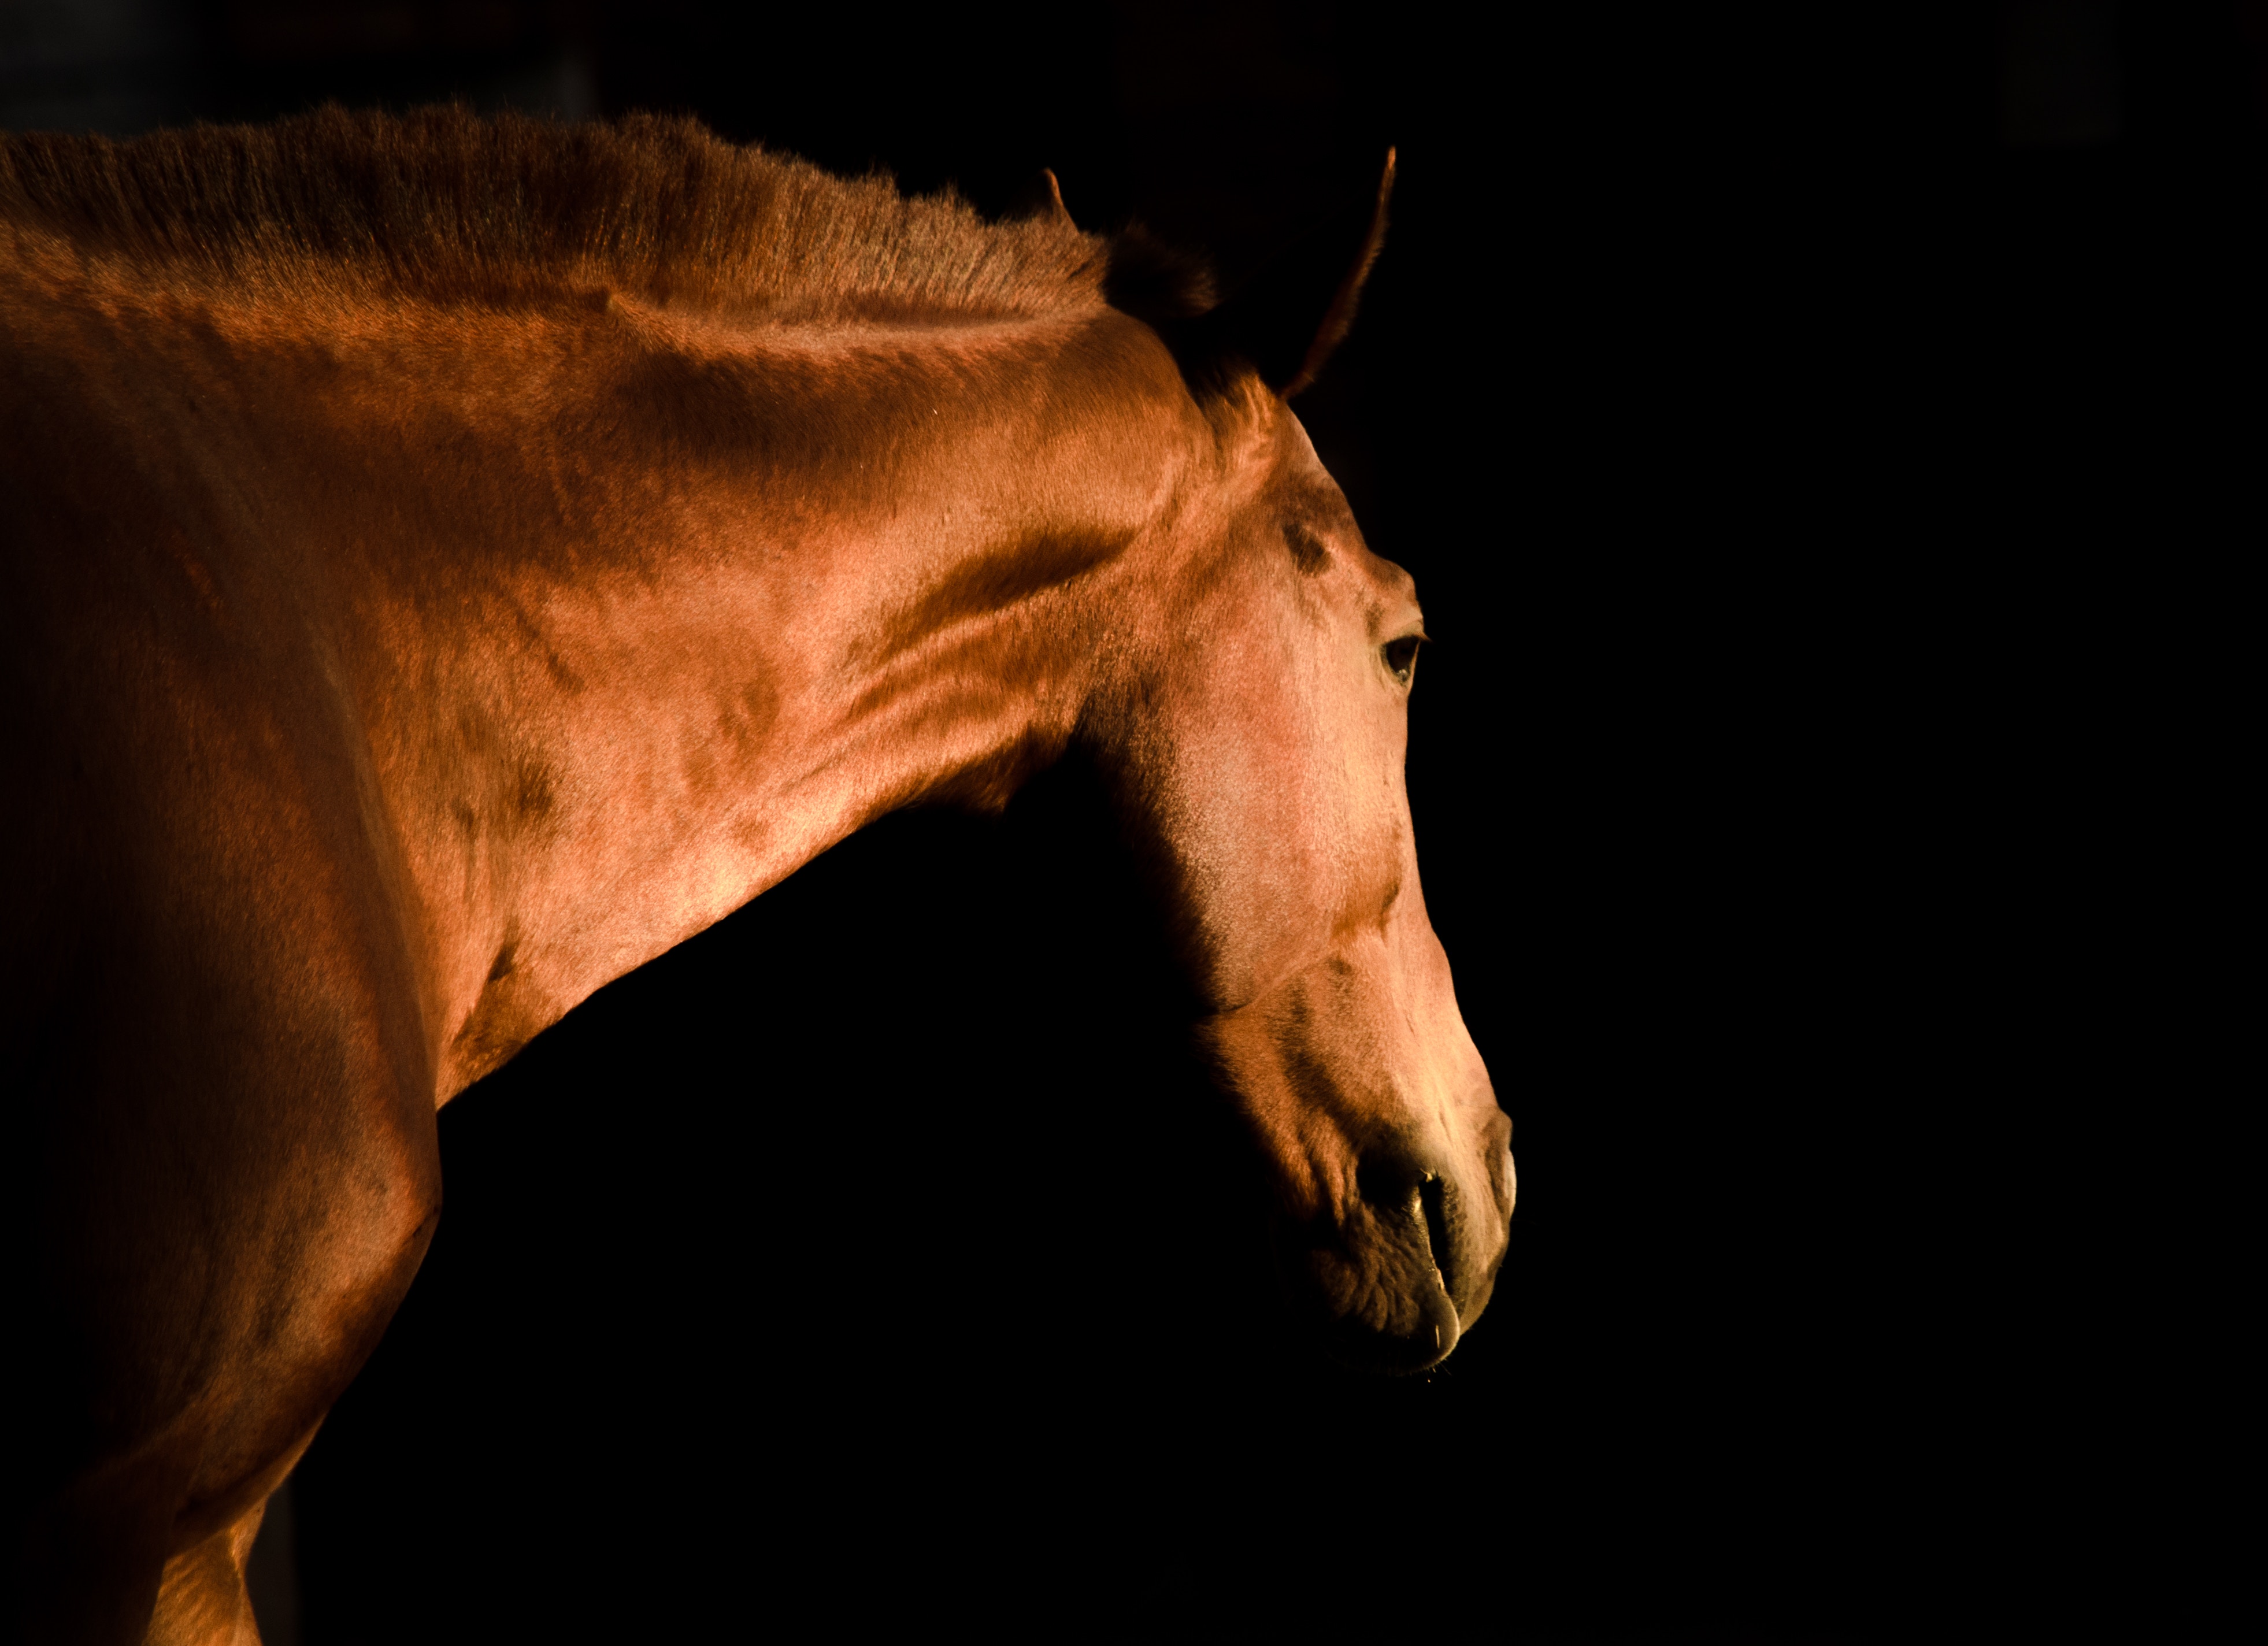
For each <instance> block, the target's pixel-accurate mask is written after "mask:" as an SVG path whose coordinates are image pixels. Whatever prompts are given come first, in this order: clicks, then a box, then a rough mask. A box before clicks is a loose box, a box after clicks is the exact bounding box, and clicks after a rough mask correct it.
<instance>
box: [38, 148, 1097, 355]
mask: <svg viewBox="0 0 2268 1646" xmlns="http://www.w3.org/2000/svg"><path fill="white" fill-rule="evenodd" d="M26 235H30V236H35V237H39V236H52V237H55V238H57V239H62V240H63V241H66V242H68V243H70V245H72V246H75V247H76V248H77V250H78V251H79V252H80V253H81V254H91V255H92V256H93V257H95V258H97V259H99V260H104V261H113V260H114V261H118V262H122V263H125V264H128V265H129V266H131V267H132V268H135V269H136V271H137V272H138V273H141V274H143V275H144V276H145V277H147V278H149V279H151V280H152V281H153V282H157V283H166V284H180V285H184V286H189V287H202V288H209V289H211V288H225V289H228V290H235V291H238V292H239V293H246V294H249V295H254V296H256V295H258V294H260V293H262V292H274V293H276V294H277V295H288V296H296V297H298V298H302V299H305V298H320V297H322V296H324V295H329V294H335V295H337V296H339V297H342V298H354V297H368V296H381V295H385V294H388V293H394V294H400V295H402V296H407V297H416V298H427V299H431V300H438V301H444V302H467V301H469V302H475V303H501V304H512V303H515V302H527V301H541V300H543V299H544V298H549V297H556V296H557V295H558V294H560V293H562V292H571V291H576V290H593V291H595V290H615V291H619V292H622V294H624V295H626V296H630V297H634V298H639V299H642V300H644V301H647V302H652V303H658V304H678V305H688V306H694V307H700V308H704V309H711V310H717V311H723V312H730V313H733V314H734V315H736V316H739V317H742V318H745V319H747V320H772V321H775V322H794V321H798V320H814V321H816V320H857V319H861V318H865V319H872V320H878V321H885V322H887V321H891V320H901V321H918V320H922V319H924V318H932V319H936V320H984V319H1013V318H1036V317H1039V316H1042V315H1047V314H1051V313H1057V312H1064V311H1075V310H1082V309H1093V308H1094V307H1095V306H1097V305H1100V304H1101V303H1102V302H1103V301H1104V300H1105V298H1104V295H1103V282H1104V278H1105V274H1106V269H1107V265H1108V262H1109V261H1110V253H1111V247H1110V245H1109V243H1108V241H1106V240H1105V239H1101V237H1098V236H1094V235H1089V234H1084V233H1082V232H1080V231H1079V230H1078V229H1077V228H1075V227H1074V226H1072V225H1071V224H1070V223H1069V222H1068V221H1066V220H1065V219H1064V218H1062V217H1058V216H1055V215H1053V214H1046V213H1043V214H1042V215H1040V216H1037V217H1028V218H1025V219H1023V220H1020V221H1016V222H1009V223H1000V224H988V223H986V222H985V221H984V220H983V218H981V217H978V215H977V214H976V211H975V210H974V209H971V208H970V207H969V206H968V204H967V203H966V202H963V201H961V200H960V199H959V198H957V197H956V196H954V195H952V194H951V193H950V192H948V193H946V195H941V196H938V197H934V198H915V199H908V198H906V197H904V196H902V195H900V194H899V193H898V190H897V188H896V186H895V184H894V183H893V182H892V181H891V180H889V179H888V178H887V177H884V176H870V177H865V178H858V179H852V180H845V179H842V178H837V177H834V176H831V175H829V174H828V173H825V172H822V171H821V170H820V169H819V168H818V167H816V166H814V165H808V164H806V162H804V161H801V160H796V159H792V158H784V157H782V156H779V155H774V154H768V153H766V152H764V151H762V150H761V149H756V148H742V147H740V146H737V145H735V144H733V143H725V142H723V141H722V140H720V139H718V137H716V136H712V135H711V133H710V132H708V131H707V130H706V129H703V127H702V126H700V125H699V124H698V123H697V122H696V121H690V120H673V119H661V118H657V117H654V116H651V115H635V116H632V117H630V119H627V120H624V121H621V122H620V123H618V124H615V125H575V126H563V125H555V124H551V123H549V122H546V121H534V120H529V119H526V118H524V117H520V116H515V115H504V116H500V117H494V118H482V117H480V116H476V115H475V114H471V113H469V112H468V111H467V110H465V109H463V108H453V107H445V108H432V109H425V110H422V111H419V112H417V113H416V114H409V115H406V116H400V117H397V116H393V115H387V114H350V113H348V112H347V111H345V110H342V109H340V108H337V107H330V108H325V109H322V110H320V111H318V112H316V113H314V114H306V115H302V116H300V117H298V118H297V119H293V120H288V121H282V122H279V123H277V124H276V125H272V126H265V127H246V126H199V127H195V128H193V129H188V130H181V131H164V132H158V133H155V134H152V135H151V136H144V137H139V138H136V139H134V140H133V141H131V142H126V143H115V142H111V141H109V140H107V139H104V138H99V137H67V136H46V135H34V136H11V135H6V134H0V236H6V237H7V238H9V239H14V240H15V241H16V242H17V244H18V247H19V248H21V247H22V246H23V244H24V238H25V237H26Z"/></svg>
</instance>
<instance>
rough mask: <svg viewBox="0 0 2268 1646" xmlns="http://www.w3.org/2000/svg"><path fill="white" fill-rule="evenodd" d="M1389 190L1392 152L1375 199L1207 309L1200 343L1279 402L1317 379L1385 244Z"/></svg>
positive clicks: (1292, 249) (1320, 228)
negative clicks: (1251, 368) (1239, 361)
mask: <svg viewBox="0 0 2268 1646" xmlns="http://www.w3.org/2000/svg"><path fill="white" fill-rule="evenodd" d="M1393 194H1394V151H1393V150H1391V149H1388V151H1386V169H1385V170H1384V171H1383V172H1382V173H1380V175H1379V179H1378V195H1377V198H1376V199H1375V200H1363V201H1360V202H1357V203H1356V204H1355V205H1354V206H1352V207H1350V208H1349V209H1345V210H1343V211H1341V212H1338V213H1337V214H1335V215H1334V216H1333V217H1331V218H1330V219H1329V220H1327V221H1325V222H1324V223H1322V224H1318V225H1317V226H1316V227H1315V228H1314V230H1312V231H1310V232H1308V233H1307V235H1305V236H1303V237H1302V238H1301V239H1300V240H1299V241H1297V242H1296V243H1295V244H1293V245H1292V246H1291V247H1290V248H1289V249H1288V250H1287V251H1285V253H1284V254H1282V255H1280V256H1278V258H1277V259H1276V260H1275V261H1273V262H1271V263H1270V264H1269V265H1268V267H1267V268H1265V269H1263V271H1262V272H1261V274H1260V275H1259V276H1258V277H1257V278H1256V279H1255V280H1254V281H1253V282H1252V283H1250V284H1249V285H1247V286H1245V287H1243V288H1242V289H1241V290H1238V291H1236V292H1235V293H1233V295H1232V296H1230V298H1228V299H1227V301H1226V302H1224V303H1223V304H1221V305H1220V306H1219V307H1218V308H1216V309H1214V310H1213V311H1212V312H1210V313H1208V314H1207V315H1206V316H1205V317H1204V321H1203V323H1202V324H1203V327H1204V332H1205V334H1206V337H1205V341H1206V342H1207V344H1208V345H1210V347H1211V348H1212V349H1218V350H1219V351H1220V352H1221V353H1224V354H1239V355H1242V356H1244V357H1245V358H1246V359H1248V360H1249V361H1251V362H1252V364H1254V365H1255V366H1256V367H1257V368H1259V371H1260V380H1261V381H1262V382H1263V383H1265V384H1267V386H1269V387H1270V388H1271V389H1273V390H1275V391H1276V393H1278V395H1280V396H1282V397H1283V398H1284V399H1285V400H1290V399H1291V398H1292V396H1293V395H1294V394H1297V393H1299V392H1300V390H1301V389H1303V388H1306V387H1307V386H1308V385H1309V384H1311V383H1313V382H1314V380H1315V377H1316V374H1317V373H1318V372H1320V371H1322V369H1323V363H1324V362H1325V361H1327V360H1329V358H1330V357H1331V351H1332V350H1333V349H1337V347H1338V346H1339V344H1340V342H1342V341H1344V338H1345V337H1346V334H1347V328H1348V327H1351V326H1352V325H1353V324H1354V309H1355V301H1356V299H1357V298H1359V297H1360V296H1361V295H1362V283H1363V282H1364V281H1366V280H1367V279H1368V278H1369V277H1370V268H1371V265H1372V264H1373V263H1375V262H1376V261H1378V251H1379V247H1380V246H1383V245H1384V244H1385V243H1386V202H1387V201H1388V199H1389V198H1391V197H1392V195H1393Z"/></svg>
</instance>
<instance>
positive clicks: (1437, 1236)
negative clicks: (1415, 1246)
mask: <svg viewBox="0 0 2268 1646" xmlns="http://www.w3.org/2000/svg"><path fill="white" fill-rule="evenodd" d="M1447 1193H1448V1187H1447V1185H1446V1184H1444V1183H1443V1182H1442V1180H1441V1179H1440V1176H1439V1175H1437V1174H1433V1173H1428V1174H1427V1176H1426V1179H1425V1181H1424V1182H1423V1183H1421V1184H1419V1185H1418V1207H1419V1209H1421V1210H1422V1211H1423V1212H1424V1213H1425V1243H1426V1245H1428V1246H1431V1247H1432V1249H1433V1267H1434V1268H1437V1269H1439V1270H1440V1274H1441V1290H1443V1291H1446V1292H1448V1293H1449V1295H1450V1296H1451V1297H1454V1296H1455V1295H1456V1292H1455V1289H1454V1287H1453V1286H1452V1285H1451V1283H1450V1279H1451V1272H1450V1267H1449V1220H1448V1216H1447V1212H1446V1211H1445V1209H1444V1207H1443V1201H1444V1200H1445V1197H1446V1196H1447Z"/></svg>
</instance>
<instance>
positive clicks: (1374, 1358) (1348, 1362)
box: [1321, 1285, 1463, 1377]
mask: <svg viewBox="0 0 2268 1646" xmlns="http://www.w3.org/2000/svg"><path fill="white" fill-rule="evenodd" d="M1415 1302H1416V1304H1417V1314H1418V1319H1417V1322H1416V1324H1415V1326H1413V1327H1411V1328H1410V1330H1408V1331H1406V1332H1402V1333H1395V1332H1385V1331H1380V1330H1378V1329H1377V1328H1375V1327H1373V1326H1369V1325H1366V1323H1364V1322H1363V1321H1361V1320H1359V1319H1355V1318H1353V1317H1351V1316H1344V1315H1342V1316H1340V1317H1339V1318H1338V1319H1335V1320H1332V1321H1331V1322H1330V1323H1329V1325H1327V1326H1324V1327H1323V1328H1322V1333H1321V1338H1322V1342H1321V1348H1322V1351H1323V1353H1324V1355H1325V1356H1327V1357H1328V1358H1329V1359H1331V1360H1333V1361H1335V1362H1337V1363H1338V1364H1339V1365H1341V1366H1344V1367H1345V1368H1346V1369H1347V1370H1351V1371H1361V1372H1369V1373H1373V1374H1383V1375H1386V1376H1389V1377H1404V1376H1408V1375H1409V1374H1410V1373H1412V1372H1420V1371H1430V1370H1432V1369H1433V1368H1434V1367H1436V1366H1438V1365H1440V1363H1442V1362H1443V1361H1445V1360H1447V1358H1448V1357H1449V1351H1450V1350H1451V1349H1453V1348H1456V1346H1457V1340H1458V1339H1459V1338H1460V1337H1462V1335H1463V1328H1462V1326H1461V1325H1460V1324H1459V1322H1458V1319H1457V1306H1456V1304H1453V1303H1451V1302H1450V1301H1449V1294H1448V1293H1447V1291H1445V1290H1442V1289H1441V1288H1440V1286H1438V1285H1437V1286H1435V1287H1434V1288H1433V1290H1432V1294H1431V1295H1430V1296H1425V1297H1419V1298H1418V1299H1416V1300H1415Z"/></svg>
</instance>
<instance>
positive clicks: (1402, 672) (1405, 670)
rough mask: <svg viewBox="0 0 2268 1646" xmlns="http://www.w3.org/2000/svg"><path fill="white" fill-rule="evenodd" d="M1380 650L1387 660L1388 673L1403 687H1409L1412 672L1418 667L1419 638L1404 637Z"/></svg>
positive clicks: (1386, 644)
mask: <svg viewBox="0 0 2268 1646" xmlns="http://www.w3.org/2000/svg"><path fill="white" fill-rule="evenodd" d="M1378 650H1379V653H1380V655H1381V656H1382V657H1383V658H1385V659H1386V666H1387V669H1388V672H1390V673H1391V674H1392V675H1393V676H1394V678H1395V680H1399V681H1401V682H1402V684H1403V685H1404V686H1407V685H1409V684H1410V672H1411V671H1412V670H1414V669H1416V668H1417V666H1418V636H1415V635H1404V636H1403V637H1402V638H1401V639H1399V640H1389V641H1388V642H1387V643H1385V644H1384V645H1382V646H1381V647H1380V648H1379V649H1378Z"/></svg>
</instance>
